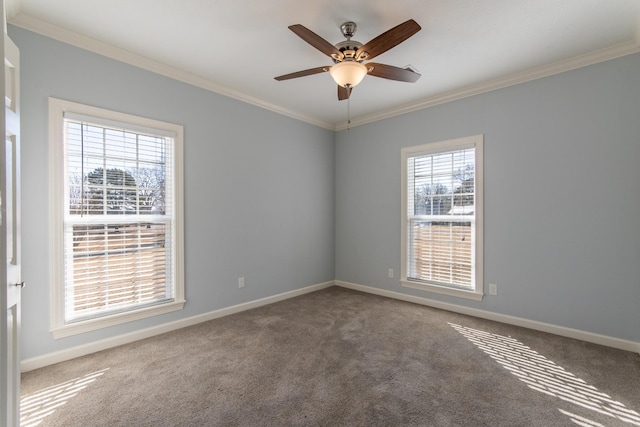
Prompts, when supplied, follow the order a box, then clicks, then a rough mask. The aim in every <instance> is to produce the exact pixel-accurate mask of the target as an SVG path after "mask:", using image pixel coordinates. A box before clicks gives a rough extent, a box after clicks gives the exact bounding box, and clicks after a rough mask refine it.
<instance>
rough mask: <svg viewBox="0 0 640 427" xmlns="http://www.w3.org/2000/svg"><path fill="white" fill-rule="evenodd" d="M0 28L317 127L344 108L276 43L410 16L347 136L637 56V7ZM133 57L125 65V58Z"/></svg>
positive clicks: (27, 17)
mask: <svg viewBox="0 0 640 427" xmlns="http://www.w3.org/2000/svg"><path fill="white" fill-rule="evenodd" d="M5 2H6V3H7V16H8V21H9V23H11V24H13V25H17V26H20V27H23V28H26V29H29V30H32V31H36V32H38V33H41V34H44V35H47V36H50V37H53V38H56V39H59V40H62V41H65V42H68V43H72V44H75V45H77V46H81V47H84V48H87V49H90V50H95V51H98V52H99V53H103V54H106V55H108V56H111V57H114V58H116V59H120V60H125V61H127V62H131V63H133V64H134V65H138V66H141V67H144V68H147V69H151V70H153V71H156V72H160V73H163V74H166V75H169V76H172V77H176V78H179V79H181V80H184V81H187V82H190V83H194V84H198V85H200V86H202V87H206V88H209V89H212V90H214V91H217V92H220V93H223V94H225V95H229V96H233V97H236V98H239V99H242V100H245V101H248V102H251V103H254V104H257V105H261V106H263V107H266V108H269V109H272V110H275V111H279V112H281V113H284V114H287V115H290V116H293V117H297V118H300V119H302V120H305V121H308V122H310V123H314V124H318V125H320V126H324V127H327V128H330V129H340V128H341V127H343V126H344V124H345V120H346V117H347V102H346V101H338V100H337V96H336V86H335V83H333V81H332V80H331V77H330V76H329V74H328V73H322V74H318V75H313V76H307V77H302V78H299V79H293V80H287V81H281V82H278V81H276V80H274V77H275V76H278V75H281V74H286V73H289V72H294V71H299V70H303V69H307V68H313V67H319V66H323V65H331V61H330V60H329V58H327V57H326V56H324V55H323V54H322V53H320V52H318V51H317V50H315V49H314V48H313V47H311V46H310V45H308V44H307V43H305V42H304V41H303V40H302V39H300V38H299V37H298V36H296V35H295V34H294V33H293V32H291V31H289V30H288V29H287V27H288V26H289V25H292V24H302V25H304V26H305V27H307V28H309V29H310V30H312V31H314V32H315V33H317V34H318V35H320V36H321V37H323V38H325V39H326V40H328V41H329V42H331V43H337V42H340V41H342V40H343V37H342V34H341V33H340V29H339V27H340V24H341V23H342V22H344V21H349V20H351V21H355V22H356V24H357V25H358V30H357V33H356V35H355V37H354V39H355V40H358V41H360V42H362V43H366V42H368V41H369V40H371V39H372V38H374V37H376V36H377V35H379V34H381V33H382V32H384V31H386V30H388V29H390V28H392V27H394V26H395V25H398V24H400V23H402V22H404V21H406V20H407V19H410V18H413V19H414V20H416V21H417V22H418V23H419V24H420V25H421V26H422V30H421V31H419V32H418V33H417V34H415V35H414V36H413V37H411V38H410V39H408V40H406V41H405V42H404V43H402V44H400V45H398V46H396V47H395V48H393V49H392V50H390V51H388V52H386V53H384V54H382V55H380V56H378V57H377V58H376V59H375V61H376V62H382V63H385V64H389V65H395V66H399V67H404V66H406V65H412V66H413V67H414V68H415V69H417V70H418V71H419V72H420V73H421V74H422V77H421V78H420V80H418V82H417V83H413V84H411V83H402V82H395V81H391V80H384V79H379V78H376V77H372V76H367V77H366V78H365V80H364V81H363V82H362V83H361V84H360V85H359V86H357V87H356V88H354V92H353V95H352V97H351V105H350V110H351V116H352V122H353V125H357V124H361V123H366V122H368V121H372V120H375V119H377V118H381V117H386V116H391V115H395V114H399V113H401V112H404V111H410V110H413V109H417V108H422V107H425V106H428V105H433V104H436V103H439V102H443V101H446V100H450V99H456V98H459V97H462V96H467V95H469V94H473V93H479V92H483V91H486V90H490V89H493V88H497V87H502V86H506V85H509V84H513V83H518V82H520V81H526V80H530V79H532V78H537V77H540V76H543V75H548V74H553V73H556V72H560V71H565V70H568V69H571V68H575V67H578V66H582V65H586V64H589V63H593V62H598V61H602V60H605V59H609V58H613V57H617V56H621V55H626V54H629V53H633V52H638V51H640V1H639V0H393V1H392V0H313V1H300V0H5ZM132 53H133V54H134V55H131V54H132Z"/></svg>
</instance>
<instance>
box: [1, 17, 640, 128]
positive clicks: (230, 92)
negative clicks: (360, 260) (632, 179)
mask: <svg viewBox="0 0 640 427" xmlns="http://www.w3.org/2000/svg"><path fill="white" fill-rule="evenodd" d="M9 24H11V25H14V26H16V27H20V28H23V29H25V30H29V31H32V32H34V33H37V34H40V35H43V36H46V37H49V38H52V39H54V40H58V41H61V42H63V43H66V44H70V45H72V46H75V47H78V48H81V49H84V50H87V51H90V52H94V53H97V54H99V55H102V56H106V57H108V58H111V59H114V60H116V61H120V62H123V63H126V64H129V65H133V66H135V67H138V68H141V69H144V70H147V71H150V72H153V73H156V74H159V75H163V76H165V77H169V78H172V79H174V80H178V81H181V82H184V83H187V84H190V85H193V86H197V87H200V88H202V89H205V90H208V91H211V92H215V93H217V94H220V95H223V96H226V97H229V98H233V99H236V100H238V101H242V102H245V103H248V104H251V105H254V106H257V107H259V108H263V109H266V110H269V111H272V112H275V113H278V114H281V115H284V116H287V117H291V118H293V119H296V120H300V121H302V122H306V123H309V124H312V125H315V126H318V127H321V128H325V129H329V130H332V131H336V132H338V131H342V130H346V129H349V128H354V127H357V126H362V125H366V124H369V123H373V122H376V121H380V120H384V119H388V118H391V117H395V116H399V115H402V114H407V113H411V112H414V111H418V110H422V109H425V108H429V107H433V106H436V105H440V104H445V103H447V102H451V101H456V100H459V99H463V98H468V97H470V96H474V95H479V94H482V93H486V92H491V91H494V90H497V89H502V88H505V87H508V86H513V85H517V84H520V83H526V82H529V81H532V80H537V79H540V78H543V77H548V76H552V75H554V74H560V73H564V72H566V71H571V70H575V69H577V68H582V67H586V66H588V65H592V64H597V63H599V62H604V61H608V60H611V59H615V58H619V57H622V56H626V55H631V54H634V53H638V52H640V25H639V26H638V31H637V32H636V36H635V38H634V40H630V41H628V42H625V43H621V44H618V45H615V46H611V47H607V48H604V49H600V50H597V51H594V52H589V53H586V54H583V55H578V56H575V57H573V58H569V59H566V60H562V61H558V62H555V63H552V64H546V65H542V66H539V67H535V68H531V69H528V70H524V71H521V72H517V73H513V74H510V75H507V76H503V77H498V78H495V79H491V80H487V81H484V82H481V83H478V84H474V85H470V86H466V87H463V88H460V89H454V90H451V91H448V92H443V93H440V94H436V95H434V96H431V97H428V98H425V99H422V100H420V101H417V102H414V103H410V104H405V105H402V106H399V107H395V108H390V109H387V110H383V111H379V112H376V113H373V114H368V115H364V116H361V117H357V118H354V119H351V123H350V124H347V122H346V121H345V122H340V123H336V124H334V123H328V122H325V121H321V120H317V119H315V118H313V117H310V116H306V115H302V114H299V113H296V112H294V111H291V110H289V109H286V108H283V107H280V106H278V105H275V104H271V103H269V102H266V101H264V100H262V99H259V98H255V97H252V96H249V95H247V94H245V93H242V92H240V91H237V90H234V89H230V88H228V87H225V86H223V85H220V84H218V83H216V82H214V81H212V80H210V79H206V78H204V77H202V76H199V75H196V74H193V73H189V72H186V71H184V70H181V69H179V68H176V67H173V66H170V65H167V64H164V63H162V62H159V61H155V60H153V59H150V58H146V57H144V56H141V55H138V54H135V53H132V52H129V51H127V50H124V49H121V48H118V47H115V46H113V45H110V44H108V43H104V42H101V41H99V40H96V39H93V38H90V37H87V36H83V35H80V34H77V33H74V32H72V31H69V30H67V29H65V28H62V27H58V26H56V25H53V24H49V23H47V22H44V21H41V20H39V19H37V18H34V17H32V16H29V15H25V14H23V13H19V14H17V15H16V16H14V17H12V18H10V19H9Z"/></svg>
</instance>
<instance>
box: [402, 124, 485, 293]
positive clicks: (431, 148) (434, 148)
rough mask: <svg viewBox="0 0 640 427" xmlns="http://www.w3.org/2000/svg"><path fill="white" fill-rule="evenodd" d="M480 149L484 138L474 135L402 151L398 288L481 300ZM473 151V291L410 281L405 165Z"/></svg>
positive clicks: (481, 185)
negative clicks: (428, 157) (419, 157)
mask: <svg viewBox="0 0 640 427" xmlns="http://www.w3.org/2000/svg"><path fill="white" fill-rule="evenodd" d="M483 145H484V136H483V135H474V136H469V137H463V138H457V139H451V140H446V141H440V142H433V143H428V144H423V145H418V146H413V147H405V148H402V149H401V174H402V176H401V181H402V183H401V186H402V195H401V206H402V208H401V212H402V213H401V218H402V219H401V256H400V260H401V274H400V284H401V285H402V286H403V287H406V288H412V289H418V290H423V291H427V292H434V293H438V294H444V295H449V296H454V297H461V298H467V299H472V300H476V301H481V300H482V297H483V296H484V293H483V286H484V285H483V277H484V275H483V229H484V226H483V222H484V220H483V210H484V209H483V193H484V191H483V181H484V179H483V175H484V168H483ZM468 148H474V149H475V179H474V184H475V201H474V216H475V240H474V241H475V247H474V248H473V253H474V257H475V264H474V268H475V271H474V274H473V279H474V280H473V289H470V290H467V289H462V288H459V287H454V286H446V285H439V284H434V283H427V282H423V281H417V280H411V279H409V278H407V276H408V270H409V259H408V256H409V247H408V245H409V236H408V234H409V232H410V230H409V215H408V205H407V203H408V197H409V195H408V191H409V189H408V184H409V182H408V181H409V179H408V176H407V173H408V165H407V161H408V159H409V158H410V157H414V156H417V155H433V154H437V153H442V152H449V151H456V150H462V149H468Z"/></svg>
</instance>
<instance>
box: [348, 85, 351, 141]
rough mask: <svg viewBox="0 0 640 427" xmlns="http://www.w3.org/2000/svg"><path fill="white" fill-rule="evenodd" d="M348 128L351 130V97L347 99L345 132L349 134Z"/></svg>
mask: <svg viewBox="0 0 640 427" xmlns="http://www.w3.org/2000/svg"><path fill="white" fill-rule="evenodd" d="M347 89H349V88H347ZM350 128H351V97H348V98H347V132H349V130H350Z"/></svg>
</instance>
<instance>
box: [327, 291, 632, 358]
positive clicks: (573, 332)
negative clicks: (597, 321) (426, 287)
mask: <svg viewBox="0 0 640 427" xmlns="http://www.w3.org/2000/svg"><path fill="white" fill-rule="evenodd" d="M335 283H336V286H340V287H343V288H347V289H353V290H355V291H360V292H366V293H369V294H373V295H379V296H383V297H387V298H393V299H397V300H401V301H407V302H412V303H414V304H420V305H426V306H428V307H434V308H439V309H441V310H447V311H452V312H454V313H460V314H465V315H467V316H473V317H479V318H481V319H487V320H493V321H495V322H501V323H506V324H508V325H514V326H521V327H523V328H528V329H533V330H536V331H542V332H547V333H550V334H554V335H559V336H561V337H566V338H573V339H577V340H581V341H586V342H590V343H593V344H599V345H604V346H606V347H612V348H617V349H620V350H626V351H631V352H634V353H640V342H636V341H629V340H623V339H621V338H615V337H610V336H607V335H601V334H595V333H593V332H587V331H581V330H579V329H572V328H566V327H564V326H558V325H553V324H550V323H544V322H538V321H536V320H529V319H524V318H522V317H515V316H510V315H507V314H500V313H495V312H492V311H486V310H480V309H477V308H471V307H465V306H461V305H458V304H451V303H447V302H442V301H436V300H432V299H428V298H423V297H417V296H413V295H406V294H402V293H399V292H394V291H388V290H385V289H380V288H374V287H372V286H365V285H358V284H356V283H349V282H343V281H340V280H336V282H335Z"/></svg>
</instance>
